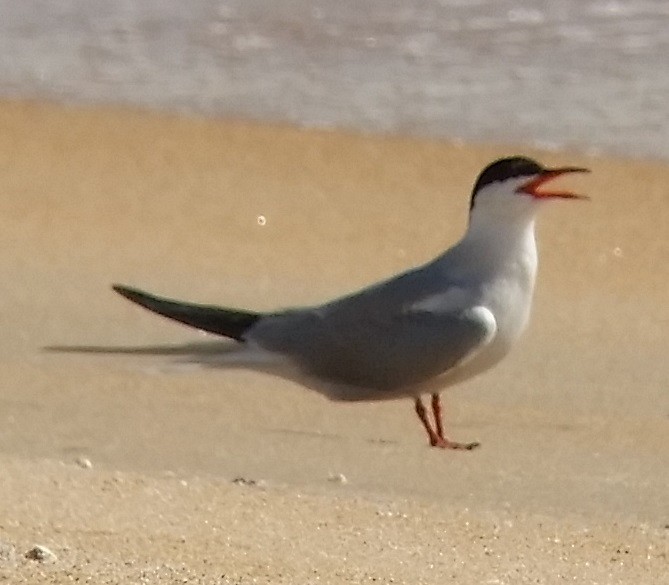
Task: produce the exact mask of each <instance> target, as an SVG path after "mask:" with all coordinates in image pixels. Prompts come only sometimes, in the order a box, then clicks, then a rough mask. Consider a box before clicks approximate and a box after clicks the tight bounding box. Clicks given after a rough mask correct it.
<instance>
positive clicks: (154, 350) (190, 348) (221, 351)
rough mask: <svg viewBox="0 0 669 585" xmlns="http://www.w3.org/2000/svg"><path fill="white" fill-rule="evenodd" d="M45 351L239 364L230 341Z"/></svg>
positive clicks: (49, 348)
mask: <svg viewBox="0 0 669 585" xmlns="http://www.w3.org/2000/svg"><path fill="white" fill-rule="evenodd" d="M41 349H42V351H44V352H47V353H61V354H67V353H69V354H89V355H91V354H94V355H125V356H159V357H160V356H163V357H171V358H175V361H176V362H179V363H191V364H199V365H202V366H206V367H222V366H224V365H228V366H234V365H235V363H234V361H230V360H229V358H230V357H231V356H232V355H234V353H235V349H236V346H235V344H234V343H230V342H229V341H197V342H190V343H182V344H178V345H174V344H168V345H138V346H129V345H47V346H44V347H42V348H41Z"/></svg>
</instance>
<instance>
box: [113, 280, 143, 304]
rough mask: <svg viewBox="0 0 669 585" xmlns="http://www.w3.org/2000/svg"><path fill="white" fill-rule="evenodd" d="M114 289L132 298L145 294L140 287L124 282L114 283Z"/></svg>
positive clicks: (127, 297) (123, 295)
mask: <svg viewBox="0 0 669 585" xmlns="http://www.w3.org/2000/svg"><path fill="white" fill-rule="evenodd" d="M112 290H113V291H114V292H116V293H118V294H120V295H121V296H122V297H125V298H126V299H130V300H133V299H136V298H138V297H141V296H143V294H142V291H140V290H139V289H136V288H132V287H130V286H125V285H123V284H112Z"/></svg>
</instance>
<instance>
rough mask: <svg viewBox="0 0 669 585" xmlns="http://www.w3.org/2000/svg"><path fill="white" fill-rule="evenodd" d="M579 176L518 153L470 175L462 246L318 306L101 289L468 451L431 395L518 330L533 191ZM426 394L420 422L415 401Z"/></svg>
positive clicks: (524, 303) (482, 363)
mask: <svg viewBox="0 0 669 585" xmlns="http://www.w3.org/2000/svg"><path fill="white" fill-rule="evenodd" d="M585 172H589V169H586V168H582V167H573V166H562V167H556V168H547V167H545V166H543V165H541V164H540V163H538V162H537V161H535V160H533V159H531V158H528V157H525V156H510V157H505V158H501V159H498V160H495V161H493V162H491V163H490V164H489V165H487V166H486V167H485V168H484V169H483V170H482V171H481V173H480V174H479V175H478V177H477V179H476V181H475V183H474V186H473V189H472V192H471V197H470V200H469V221H468V226H467V229H466V231H465V232H464V235H463V236H462V238H461V239H460V240H459V241H458V242H457V243H455V245H453V246H452V247H450V248H449V249H447V250H446V251H445V252H443V253H442V254H440V255H438V256H437V257H436V258H434V259H432V260H430V261H429V262H427V263H424V264H422V265H420V266H417V267H413V268H410V269H408V270H406V271H404V272H402V273H400V274H398V275H395V276H393V277H391V278H388V279H386V280H383V281H381V282H379V283H376V284H373V285H371V286H367V287H365V288H363V289H361V290H358V291H355V292H352V293H349V294H346V295H345V296H342V297H339V298H336V299H334V300H331V301H328V302H325V303H323V304H320V305H314V306H307V307H296V308H289V309H281V310H276V311H270V312H258V311H251V310H241V309H236V308H226V307H219V306H213V305H203V304H196V303H189V302H181V301H177V300H173V299H171V298H166V297H161V296H156V295H153V294H149V293H147V292H144V291H142V290H140V289H137V288H134V287H129V286H124V285H118V284H116V285H113V289H114V290H115V291H116V292H117V293H119V294H121V295H122V296H123V297H125V298H126V299H128V300H130V301H132V302H134V303H137V304H138V305H141V306H142V307H144V308H145V309H148V310H150V311H153V312H154V313H158V314H159V315H162V316H164V317H167V318H169V319H173V320H175V321H178V322H180V323H183V324H185V325H188V326H190V327H194V328H196V329H199V330H202V331H205V332H209V333H213V334H215V335H219V336H223V337H226V338H229V339H231V340H233V341H234V342H236V344H233V345H234V347H233V350H232V351H230V352H229V356H227V358H226V359H227V360H228V361H229V362H231V363H235V364H237V365H241V366H242V367H248V368H253V369H256V370H260V371H264V372H269V373H271V374H274V375H277V376H280V377H283V378H287V379H289V380H292V381H294V382H296V383H299V384H301V385H303V386H306V387H307V388H309V389H312V390H316V391H317V392H320V393H321V394H323V395H325V396H326V397H327V398H329V399H330V400H333V401H381V400H391V399H401V398H409V399H412V400H413V405H414V410H415V413H416V415H417V416H418V418H419V420H420V422H421V424H422V426H423V428H424V430H425V432H426V434H427V438H428V442H429V445H430V446H431V447H436V448H440V449H457V450H471V449H474V448H475V447H478V446H479V443H478V442H458V441H455V440H453V439H451V438H449V437H448V436H447V435H446V434H445V432H444V425H443V422H442V405H441V398H440V396H441V391H442V390H444V389H445V388H448V387H450V386H453V385H455V384H458V383H461V382H463V381H465V380H467V379H470V378H472V377H474V376H478V375H479V374H481V373H483V372H485V371H487V370H489V369H490V368H492V367H493V366H495V365H496V364H498V363H499V362H500V361H501V360H502V359H503V358H504V357H505V356H506V355H507V354H508V353H509V351H510V350H511V348H512V346H513V345H514V343H515V342H516V341H517V340H518V338H519V337H520V335H521V334H522V332H523V331H524V330H525V329H526V327H527V325H528V322H529V318H530V311H531V306H532V297H533V293H534V288H535V280H536V274H537V247H536V239H535V220H536V217H537V213H538V211H539V210H540V209H541V208H542V207H543V206H544V205H545V204H546V203H547V202H549V201H552V200H555V199H563V200H583V199H588V197H587V196H584V195H579V194H577V193H573V192H571V191H567V190H549V189H547V188H545V185H546V184H547V183H549V182H550V181H552V180H554V179H556V178H557V177H559V176H561V175H565V174H569V173H585ZM428 395H429V397H430V398H431V401H430V407H431V418H432V420H430V415H429V413H428V409H427V408H426V406H425V404H424V402H423V397H424V396H428Z"/></svg>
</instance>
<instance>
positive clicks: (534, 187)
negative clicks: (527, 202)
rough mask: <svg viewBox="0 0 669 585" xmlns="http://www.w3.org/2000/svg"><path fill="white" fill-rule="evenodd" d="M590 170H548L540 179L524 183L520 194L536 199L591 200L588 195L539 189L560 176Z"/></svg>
mask: <svg viewBox="0 0 669 585" xmlns="http://www.w3.org/2000/svg"><path fill="white" fill-rule="evenodd" d="M589 172H590V169H583V168H581V167H559V168H557V169H546V170H545V171H543V172H542V173H541V174H540V175H539V176H538V177H536V178H535V179H532V180H531V181H528V182H527V183H524V184H523V185H521V186H520V187H518V191H517V192H518V193H525V194H527V195H531V196H532V197H534V198H536V199H552V198H559V199H590V198H589V197H588V196H586V195H578V194H577V193H572V192H571V191H543V190H542V191H540V190H539V188H540V187H542V186H543V185H544V184H545V183H548V181H552V180H553V179H555V178H557V177H559V176H560V175H565V174H567V173H589Z"/></svg>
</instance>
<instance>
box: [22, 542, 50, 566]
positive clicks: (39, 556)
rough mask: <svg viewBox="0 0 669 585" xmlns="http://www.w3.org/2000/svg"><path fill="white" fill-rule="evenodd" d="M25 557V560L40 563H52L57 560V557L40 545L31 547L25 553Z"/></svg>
mask: <svg viewBox="0 0 669 585" xmlns="http://www.w3.org/2000/svg"><path fill="white" fill-rule="evenodd" d="M25 556H26V558H27V559H31V560H33V561H39V562H40V563H52V562H54V561H57V560H58V557H57V556H56V555H55V554H54V553H53V552H52V551H51V550H49V549H48V548H47V547H45V546H42V545H41V544H36V545H35V546H33V547H32V548H31V549H30V550H29V551H28V552H26V555H25Z"/></svg>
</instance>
